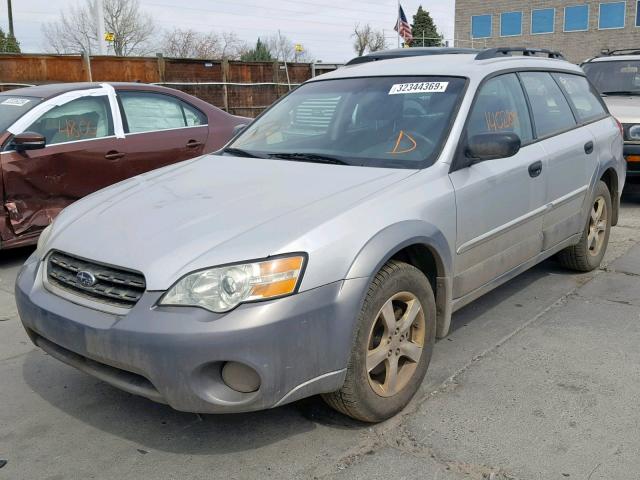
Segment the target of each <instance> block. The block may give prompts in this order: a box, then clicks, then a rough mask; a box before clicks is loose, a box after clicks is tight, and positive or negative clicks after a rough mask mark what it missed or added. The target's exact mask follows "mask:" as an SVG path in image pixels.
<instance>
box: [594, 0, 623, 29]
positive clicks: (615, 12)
mask: <svg viewBox="0 0 640 480" xmlns="http://www.w3.org/2000/svg"><path fill="white" fill-rule="evenodd" d="M626 11H627V3H626V2H611V3H601V4H600V18H599V19H598V28H599V29H601V30H604V29H607V28H624V19H625V14H626Z"/></svg>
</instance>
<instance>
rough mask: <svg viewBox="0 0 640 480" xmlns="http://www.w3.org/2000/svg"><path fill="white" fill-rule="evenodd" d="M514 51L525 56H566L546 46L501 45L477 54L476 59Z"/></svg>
mask: <svg viewBox="0 0 640 480" xmlns="http://www.w3.org/2000/svg"><path fill="white" fill-rule="evenodd" d="M513 52H519V53H521V54H522V55H523V56H525V57H532V56H535V55H537V54H539V53H541V54H544V55H546V56H547V57H548V58H556V59H560V60H564V56H563V55H562V53H560V52H555V51H553V50H547V49H545V48H527V47H499V48H488V49H486V50H483V51H481V52H480V53H479V54H478V55H476V60H488V59H490V58H499V57H505V56H510V54H511V53H513Z"/></svg>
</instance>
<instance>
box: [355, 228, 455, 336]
mask: <svg viewBox="0 0 640 480" xmlns="http://www.w3.org/2000/svg"><path fill="white" fill-rule="evenodd" d="M391 259H396V260H401V261H405V262H406V263H409V264H411V265H413V266H415V267H416V268H418V269H419V270H421V271H422V272H423V273H424V274H425V276H426V277H427V278H428V280H429V283H430V284H431V287H432V289H433V293H434V295H435V297H436V307H437V317H438V318H437V331H436V335H437V336H438V337H439V338H442V337H445V336H446V335H447V333H448V332H449V326H450V324H451V295H452V291H451V289H452V282H451V271H452V254H451V249H450V247H449V243H448V242H447V239H446V237H445V235H444V234H443V233H442V231H441V230H440V229H439V228H437V227H436V226H435V225H433V224H430V223H428V222H423V221H419V220H407V221H403V222H398V223H395V224H392V225H389V226H388V227H386V228H384V229H383V230H381V231H379V232H378V233H377V234H376V235H374V236H373V237H372V238H371V239H370V240H369V241H368V242H367V243H366V244H365V245H364V247H362V249H361V250H360V251H359V252H358V254H357V255H356V257H355V259H354V261H353V262H352V264H351V266H350V267H349V270H348V273H347V276H346V278H347V279H349V278H363V277H364V278H369V279H370V280H373V278H374V277H375V275H376V273H377V272H378V271H379V270H380V269H381V268H382V267H383V266H384V264H385V263H387V262H388V261H389V260H391ZM364 295H366V291H365V292H364V294H363V296H362V299H361V303H360V304H361V305H362V302H364Z"/></svg>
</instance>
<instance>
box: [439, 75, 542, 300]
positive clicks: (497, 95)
mask: <svg viewBox="0 0 640 480" xmlns="http://www.w3.org/2000/svg"><path fill="white" fill-rule="evenodd" d="M466 130H467V131H466V136H467V138H471V137H472V136H474V135H478V134H485V133H493V132H510V133H516V134H517V135H518V136H519V137H520V139H521V142H522V144H523V146H522V148H521V149H520V151H519V152H518V153H517V154H516V155H514V156H513V157H510V158H502V159H497V160H488V161H484V162H481V163H477V164H475V165H472V166H470V167H467V168H462V169H460V170H457V171H454V172H453V173H451V174H450V178H451V182H452V184H453V188H454V190H455V195H456V210H457V227H458V234H457V240H456V256H455V262H454V263H455V264H454V272H455V275H454V291H453V296H454V298H460V297H463V296H465V295H467V294H469V293H471V292H473V291H474V290H476V289H477V288H479V287H482V286H483V285H485V284H486V283H488V282H490V281H491V280H493V279H495V278H497V277H499V276H500V275H502V274H504V273H506V272H508V271H509V270H512V269H514V268H515V267H517V266H518V265H520V264H522V263H524V262H526V261H527V260H529V259H531V258H533V257H535V256H536V255H537V254H539V253H540V251H541V249H542V219H543V214H544V209H545V190H546V188H545V187H546V185H545V182H546V177H547V174H546V171H545V163H546V162H545V160H544V150H543V149H542V147H541V146H540V145H539V144H537V143H531V142H532V140H533V131H532V126H531V121H530V117H529V111H528V108H527V104H526V100H525V97H524V94H523V91H522V87H521V85H520V82H519V80H518V78H517V76H516V75H515V74H506V75H501V76H498V77H495V78H492V79H490V80H488V81H487V82H486V83H485V84H484V85H483V86H482V87H481V88H480V90H479V92H478V95H477V98H476V101H475V103H474V106H473V107H472V111H471V114H470V118H469V123H468V126H467V129H466Z"/></svg>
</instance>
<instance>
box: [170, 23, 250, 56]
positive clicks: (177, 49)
mask: <svg viewBox="0 0 640 480" xmlns="http://www.w3.org/2000/svg"><path fill="white" fill-rule="evenodd" d="M160 49H161V51H162V53H163V54H164V55H166V56H168V57H175V58H206V59H225V58H226V59H229V60H234V59H238V58H240V55H241V54H242V53H243V52H244V51H245V50H246V49H247V46H246V44H245V42H243V41H242V40H240V39H239V38H238V37H237V36H236V34H235V33H230V32H223V33H222V34H217V33H215V32H209V33H202V32H198V31H196V30H192V29H186V30H183V29H180V28H174V29H173V30H170V31H166V32H164V34H163V36H162V42H161V47H160Z"/></svg>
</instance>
